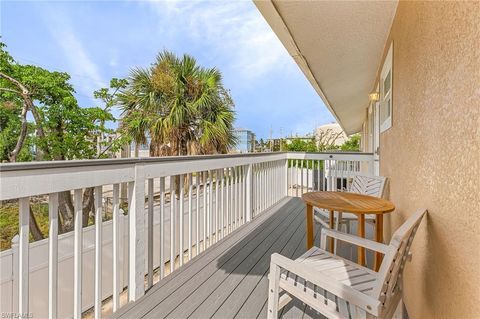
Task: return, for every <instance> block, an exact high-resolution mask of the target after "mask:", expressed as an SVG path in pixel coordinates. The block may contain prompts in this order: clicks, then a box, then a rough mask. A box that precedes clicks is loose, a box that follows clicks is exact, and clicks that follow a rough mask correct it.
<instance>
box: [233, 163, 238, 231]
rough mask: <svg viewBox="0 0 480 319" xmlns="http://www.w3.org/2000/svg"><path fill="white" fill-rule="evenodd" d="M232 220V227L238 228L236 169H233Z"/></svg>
mask: <svg viewBox="0 0 480 319" xmlns="http://www.w3.org/2000/svg"><path fill="white" fill-rule="evenodd" d="M232 202H233V216H234V217H233V218H234V223H233V224H234V227H235V229H236V228H237V227H238V167H236V166H235V167H233V196H232Z"/></svg>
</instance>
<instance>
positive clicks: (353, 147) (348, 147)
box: [340, 134, 361, 152]
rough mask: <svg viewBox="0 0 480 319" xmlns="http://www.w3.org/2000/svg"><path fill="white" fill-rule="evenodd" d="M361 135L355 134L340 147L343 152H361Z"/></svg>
mask: <svg viewBox="0 0 480 319" xmlns="http://www.w3.org/2000/svg"><path fill="white" fill-rule="evenodd" d="M360 138H361V137H360V134H353V135H352V136H350V138H349V139H348V140H346V141H345V143H343V144H342V145H341V146H340V149H341V150H342V151H352V152H358V151H360Z"/></svg>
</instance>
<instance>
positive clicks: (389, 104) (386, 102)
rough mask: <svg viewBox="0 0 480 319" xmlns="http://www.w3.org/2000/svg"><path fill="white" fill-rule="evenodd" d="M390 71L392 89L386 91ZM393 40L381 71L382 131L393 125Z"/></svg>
mask: <svg viewBox="0 0 480 319" xmlns="http://www.w3.org/2000/svg"><path fill="white" fill-rule="evenodd" d="M389 73H390V89H389V90H388V91H387V92H385V88H384V86H385V85H384V83H385V80H386V78H387V76H388V74H389ZM392 95H393V42H392V43H391V44H390V48H389V49H388V53H387V56H386V57H385V61H384V62H383V67H382V72H381V73H380V120H381V121H382V119H383V121H382V122H381V123H380V133H382V132H384V131H386V130H388V129H389V128H390V127H392V114H393V98H392ZM385 112H387V113H388V114H389V115H388V116H387V117H383V116H382V115H383V114H384V113H385Z"/></svg>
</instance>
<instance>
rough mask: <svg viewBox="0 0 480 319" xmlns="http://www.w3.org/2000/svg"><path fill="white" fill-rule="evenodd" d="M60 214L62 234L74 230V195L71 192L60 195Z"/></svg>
mask: <svg viewBox="0 0 480 319" xmlns="http://www.w3.org/2000/svg"><path fill="white" fill-rule="evenodd" d="M58 213H59V215H60V216H61V219H60V220H61V221H62V223H61V225H60V232H61V233H66V232H69V231H72V230H73V217H74V214H75V208H74V206H73V200H72V195H71V193H70V192H69V191H65V192H60V193H58Z"/></svg>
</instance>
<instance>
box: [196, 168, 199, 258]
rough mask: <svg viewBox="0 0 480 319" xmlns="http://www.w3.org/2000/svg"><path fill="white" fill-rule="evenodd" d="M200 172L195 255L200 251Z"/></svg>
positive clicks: (197, 182)
mask: <svg viewBox="0 0 480 319" xmlns="http://www.w3.org/2000/svg"><path fill="white" fill-rule="evenodd" d="M199 185H200V172H197V173H196V176H195V194H196V206H195V216H196V217H195V226H196V228H195V230H196V234H195V235H196V243H195V255H196V256H198V254H199V253H200V187H199Z"/></svg>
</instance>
